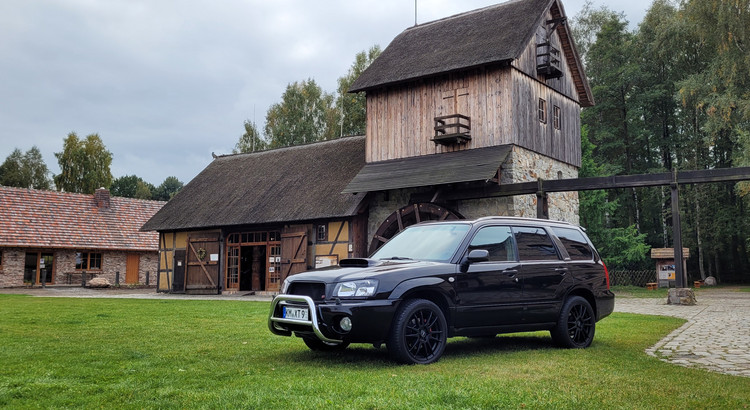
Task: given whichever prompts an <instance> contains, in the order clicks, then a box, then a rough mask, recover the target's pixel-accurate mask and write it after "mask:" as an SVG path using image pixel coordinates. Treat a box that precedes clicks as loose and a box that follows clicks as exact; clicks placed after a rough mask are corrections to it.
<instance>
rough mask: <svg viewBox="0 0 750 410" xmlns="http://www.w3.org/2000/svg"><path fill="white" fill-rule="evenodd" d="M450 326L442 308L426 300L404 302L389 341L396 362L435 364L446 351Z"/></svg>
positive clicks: (396, 317) (389, 348) (389, 347)
mask: <svg viewBox="0 0 750 410" xmlns="http://www.w3.org/2000/svg"><path fill="white" fill-rule="evenodd" d="M447 328H448V326H447V323H446V321H445V315H443V311H442V310H440V308H439V307H438V306H437V305H436V304H434V303H432V302H430V301H429V300H424V299H412V300H408V301H405V302H403V304H402V306H401V307H400V308H399V310H398V312H397V313H396V316H395V319H394V322H393V328H392V329H391V334H390V335H389V339H388V343H387V345H388V351H389V352H390V354H391V356H393V358H394V359H396V360H397V361H399V362H401V363H407V364H429V363H433V362H436V361H437V360H438V359H440V356H442V354H443V351H444V350H445V344H446V340H447Z"/></svg>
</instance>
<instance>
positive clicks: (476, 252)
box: [459, 249, 490, 273]
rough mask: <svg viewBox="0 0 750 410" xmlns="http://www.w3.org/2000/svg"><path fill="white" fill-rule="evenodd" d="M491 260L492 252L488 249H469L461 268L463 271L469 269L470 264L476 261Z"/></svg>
mask: <svg viewBox="0 0 750 410" xmlns="http://www.w3.org/2000/svg"><path fill="white" fill-rule="evenodd" d="M488 260H490V252H489V251H488V250H487V249H473V250H471V251H469V254H468V255H466V256H465V257H464V258H463V260H462V261H461V265H460V266H459V267H460V270H461V272H463V273H466V272H468V271H469V265H471V264H472V263H476V262H486V261H488Z"/></svg>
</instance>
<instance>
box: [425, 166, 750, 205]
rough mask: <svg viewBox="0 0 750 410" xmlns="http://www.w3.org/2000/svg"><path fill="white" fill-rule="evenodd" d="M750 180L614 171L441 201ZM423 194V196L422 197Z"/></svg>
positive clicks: (739, 175) (702, 173)
mask: <svg viewBox="0 0 750 410" xmlns="http://www.w3.org/2000/svg"><path fill="white" fill-rule="evenodd" d="M745 180H750V167H740V168H718V169H701V170H693V171H679V172H677V175H676V177H675V175H674V174H672V173H670V172H664V173H659V174H639V175H614V176H609V177H593V178H574V179H554V180H540V181H532V182H521V183H516V184H503V185H494V184H493V185H486V186H483V187H481V188H473V189H459V190H453V191H447V192H445V193H443V194H442V195H441V196H440V200H441V201H452V200H453V201H455V200H466V199H479V198H492V197H502V196H513V195H527V194H536V193H537V192H539V191H540V190H541V191H542V192H547V193H549V192H566V191H588V190H594V189H613V188H634V187H635V188H639V187H649V186H660V185H671V184H672V183H677V184H678V185H684V184H702V183H712V182H737V181H745ZM431 196H432V195H431V194H430V193H426V194H421V195H419V196H414V198H413V200H416V201H417V202H425V201H429V200H430V197H431ZM423 197H424V198H423Z"/></svg>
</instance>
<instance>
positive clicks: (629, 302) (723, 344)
mask: <svg viewBox="0 0 750 410" xmlns="http://www.w3.org/2000/svg"><path fill="white" fill-rule="evenodd" d="M0 293H16V294H29V295H33V296H43V297H83V298H131V299H133V298H137V299H189V300H246V301H270V300H271V296H270V295H258V294H251V293H250V292H239V293H236V294H231V295H228V294H223V295H201V296H198V295H177V294H165V293H156V290H155V289H154V288H146V289H128V288H119V289H87V288H81V287H57V286H55V287H48V288H32V289H28V288H15V289H0ZM697 299H698V304H697V305H695V306H675V305H667V304H666V298H664V299H644V298H628V297H618V298H617V300H616V302H615V311H617V312H627V313H639V314H646V315H661V316H674V317H679V318H683V319H687V323H685V324H684V325H683V326H681V327H680V328H679V329H676V330H675V331H673V332H672V333H670V334H669V335H667V337H665V338H664V339H662V340H660V341H659V342H658V343H657V344H655V345H654V346H652V347H650V348H649V349H647V350H646V353H648V354H650V355H652V356H654V357H658V358H659V359H661V360H664V361H666V362H670V363H674V364H678V365H682V366H696V367H701V368H704V369H708V370H712V371H716V372H721V373H727V374H731V375H737V376H744V377H750V292H740V291H739V290H738V289H731V288H730V289H727V288H722V289H701V291H700V293H698V295H697Z"/></svg>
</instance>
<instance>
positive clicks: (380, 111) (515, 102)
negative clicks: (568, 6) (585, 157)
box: [366, 12, 581, 166]
mask: <svg viewBox="0 0 750 410" xmlns="http://www.w3.org/2000/svg"><path fill="white" fill-rule="evenodd" d="M551 18H552V14H551V12H548V13H547V16H546V18H545V21H546V20H548V19H551ZM545 30H546V27H544V26H543V25H540V26H539V28H538V30H537V35H535V36H533V37H532V39H531V40H530V41H529V43H528V45H527V46H526V48H525V49H524V51H523V53H522V55H521V56H520V58H518V59H517V60H514V61H513V62H512V63H511V67H507V66H506V67H501V66H495V67H484V68H478V69H473V70H469V71H467V72H462V73H454V74H446V75H443V76H440V77H436V78H430V79H423V80H420V81H417V82H414V83H411V84H407V85H402V86H394V87H386V88H383V89H379V90H373V91H368V93H367V129H366V134H367V145H366V161H367V162H368V163H369V162H378V161H385V160H391V159H399V158H408V157H414V156H422V155H430V154H439V153H443V152H452V151H457V150H465V149H472V148H484V147H489V146H496V145H501V144H517V145H520V146H522V147H525V148H528V149H530V150H533V151H536V152H539V153H540V154H544V155H547V156H550V157H552V158H556V159H559V160H561V161H564V162H567V163H569V164H572V165H575V166H580V164H581V149H580V125H581V124H580V106H579V104H578V101H579V99H578V98H579V96H578V93H577V92H576V87H575V83H574V82H573V77H572V73H571V71H570V67H569V66H568V62H567V59H566V58H565V56H564V55H561V56H560V58H561V68H562V70H563V73H564V75H563V76H562V77H561V78H559V79H550V80H545V79H544V77H543V76H537V75H536V44H537V42H538V41H539V38H540V37H541V36H543V35H544V33H545ZM551 41H552V43H553V45H554V46H556V47H557V48H558V49H560V51H561V53H562V52H563V51H562V48H561V46H560V37H559V35H558V33H557V31H555V32H554V33H552V38H551ZM539 98H543V99H545V100H546V101H547V123H546V124H543V123H541V122H539V119H538V113H537V107H538V101H539ZM554 106H558V107H560V109H561V117H562V120H561V129H559V130H556V129H555V128H554V125H553V113H554V111H553V107H554ZM455 107H458V109H456V108H455ZM455 113H458V114H464V115H468V116H469V117H470V118H471V137H472V139H471V141H469V142H468V143H466V144H461V145H450V146H445V145H439V144H435V143H434V142H432V141H431V140H430V139H431V138H432V137H433V136H434V126H435V124H434V118H435V117H437V116H442V115H448V114H455Z"/></svg>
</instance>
